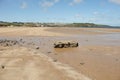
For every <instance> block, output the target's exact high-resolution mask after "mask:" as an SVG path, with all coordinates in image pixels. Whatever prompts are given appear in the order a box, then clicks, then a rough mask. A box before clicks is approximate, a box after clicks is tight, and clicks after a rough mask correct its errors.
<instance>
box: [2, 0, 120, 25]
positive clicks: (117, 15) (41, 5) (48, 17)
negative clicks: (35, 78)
mask: <svg viewBox="0 0 120 80" xmlns="http://www.w3.org/2000/svg"><path fill="white" fill-rule="evenodd" d="M0 21H8V22H58V23H96V24H106V25H113V26H120V0H0Z"/></svg>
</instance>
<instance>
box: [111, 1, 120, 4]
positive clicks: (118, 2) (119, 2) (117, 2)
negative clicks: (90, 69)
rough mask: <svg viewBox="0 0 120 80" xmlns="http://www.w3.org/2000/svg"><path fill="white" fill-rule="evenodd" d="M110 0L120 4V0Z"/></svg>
mask: <svg viewBox="0 0 120 80" xmlns="http://www.w3.org/2000/svg"><path fill="white" fill-rule="evenodd" d="M109 1H110V2H112V3H115V4H120V0H109Z"/></svg>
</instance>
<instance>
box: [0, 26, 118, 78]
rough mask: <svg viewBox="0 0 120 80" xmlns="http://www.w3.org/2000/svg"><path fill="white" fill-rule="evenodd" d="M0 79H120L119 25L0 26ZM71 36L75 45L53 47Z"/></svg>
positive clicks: (70, 38)
mask: <svg viewBox="0 0 120 80" xmlns="http://www.w3.org/2000/svg"><path fill="white" fill-rule="evenodd" d="M0 40H11V41H13V40H15V41H17V42H18V44H17V43H16V44H15V45H12V46H11V45H10V46H8V45H4V44H3V45H4V46H3V45H0V66H1V68H0V80H36V79H40V80H59V79H60V80H61V79H62V80H120V29H117V28H73V27H71V28H70V27H54V28H52V27H7V28H0ZM61 40H62V41H64V40H65V41H66V40H72V41H77V42H78V43H79V47H77V48H60V49H59V48H56V49H55V48H54V46H53V44H54V42H56V41H61Z"/></svg>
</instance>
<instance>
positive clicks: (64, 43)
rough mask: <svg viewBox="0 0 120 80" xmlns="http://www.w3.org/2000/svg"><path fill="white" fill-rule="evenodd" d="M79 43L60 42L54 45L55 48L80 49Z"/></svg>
mask: <svg viewBox="0 0 120 80" xmlns="http://www.w3.org/2000/svg"><path fill="white" fill-rule="evenodd" d="M78 46H79V44H78V42H75V41H58V42H55V43H54V48H69V47H78Z"/></svg>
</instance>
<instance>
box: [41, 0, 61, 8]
mask: <svg viewBox="0 0 120 80" xmlns="http://www.w3.org/2000/svg"><path fill="white" fill-rule="evenodd" d="M58 2H59V0H44V1H42V2H40V6H41V7H43V8H45V9H47V8H49V7H52V6H53V5H55V4H56V3H58Z"/></svg>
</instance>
